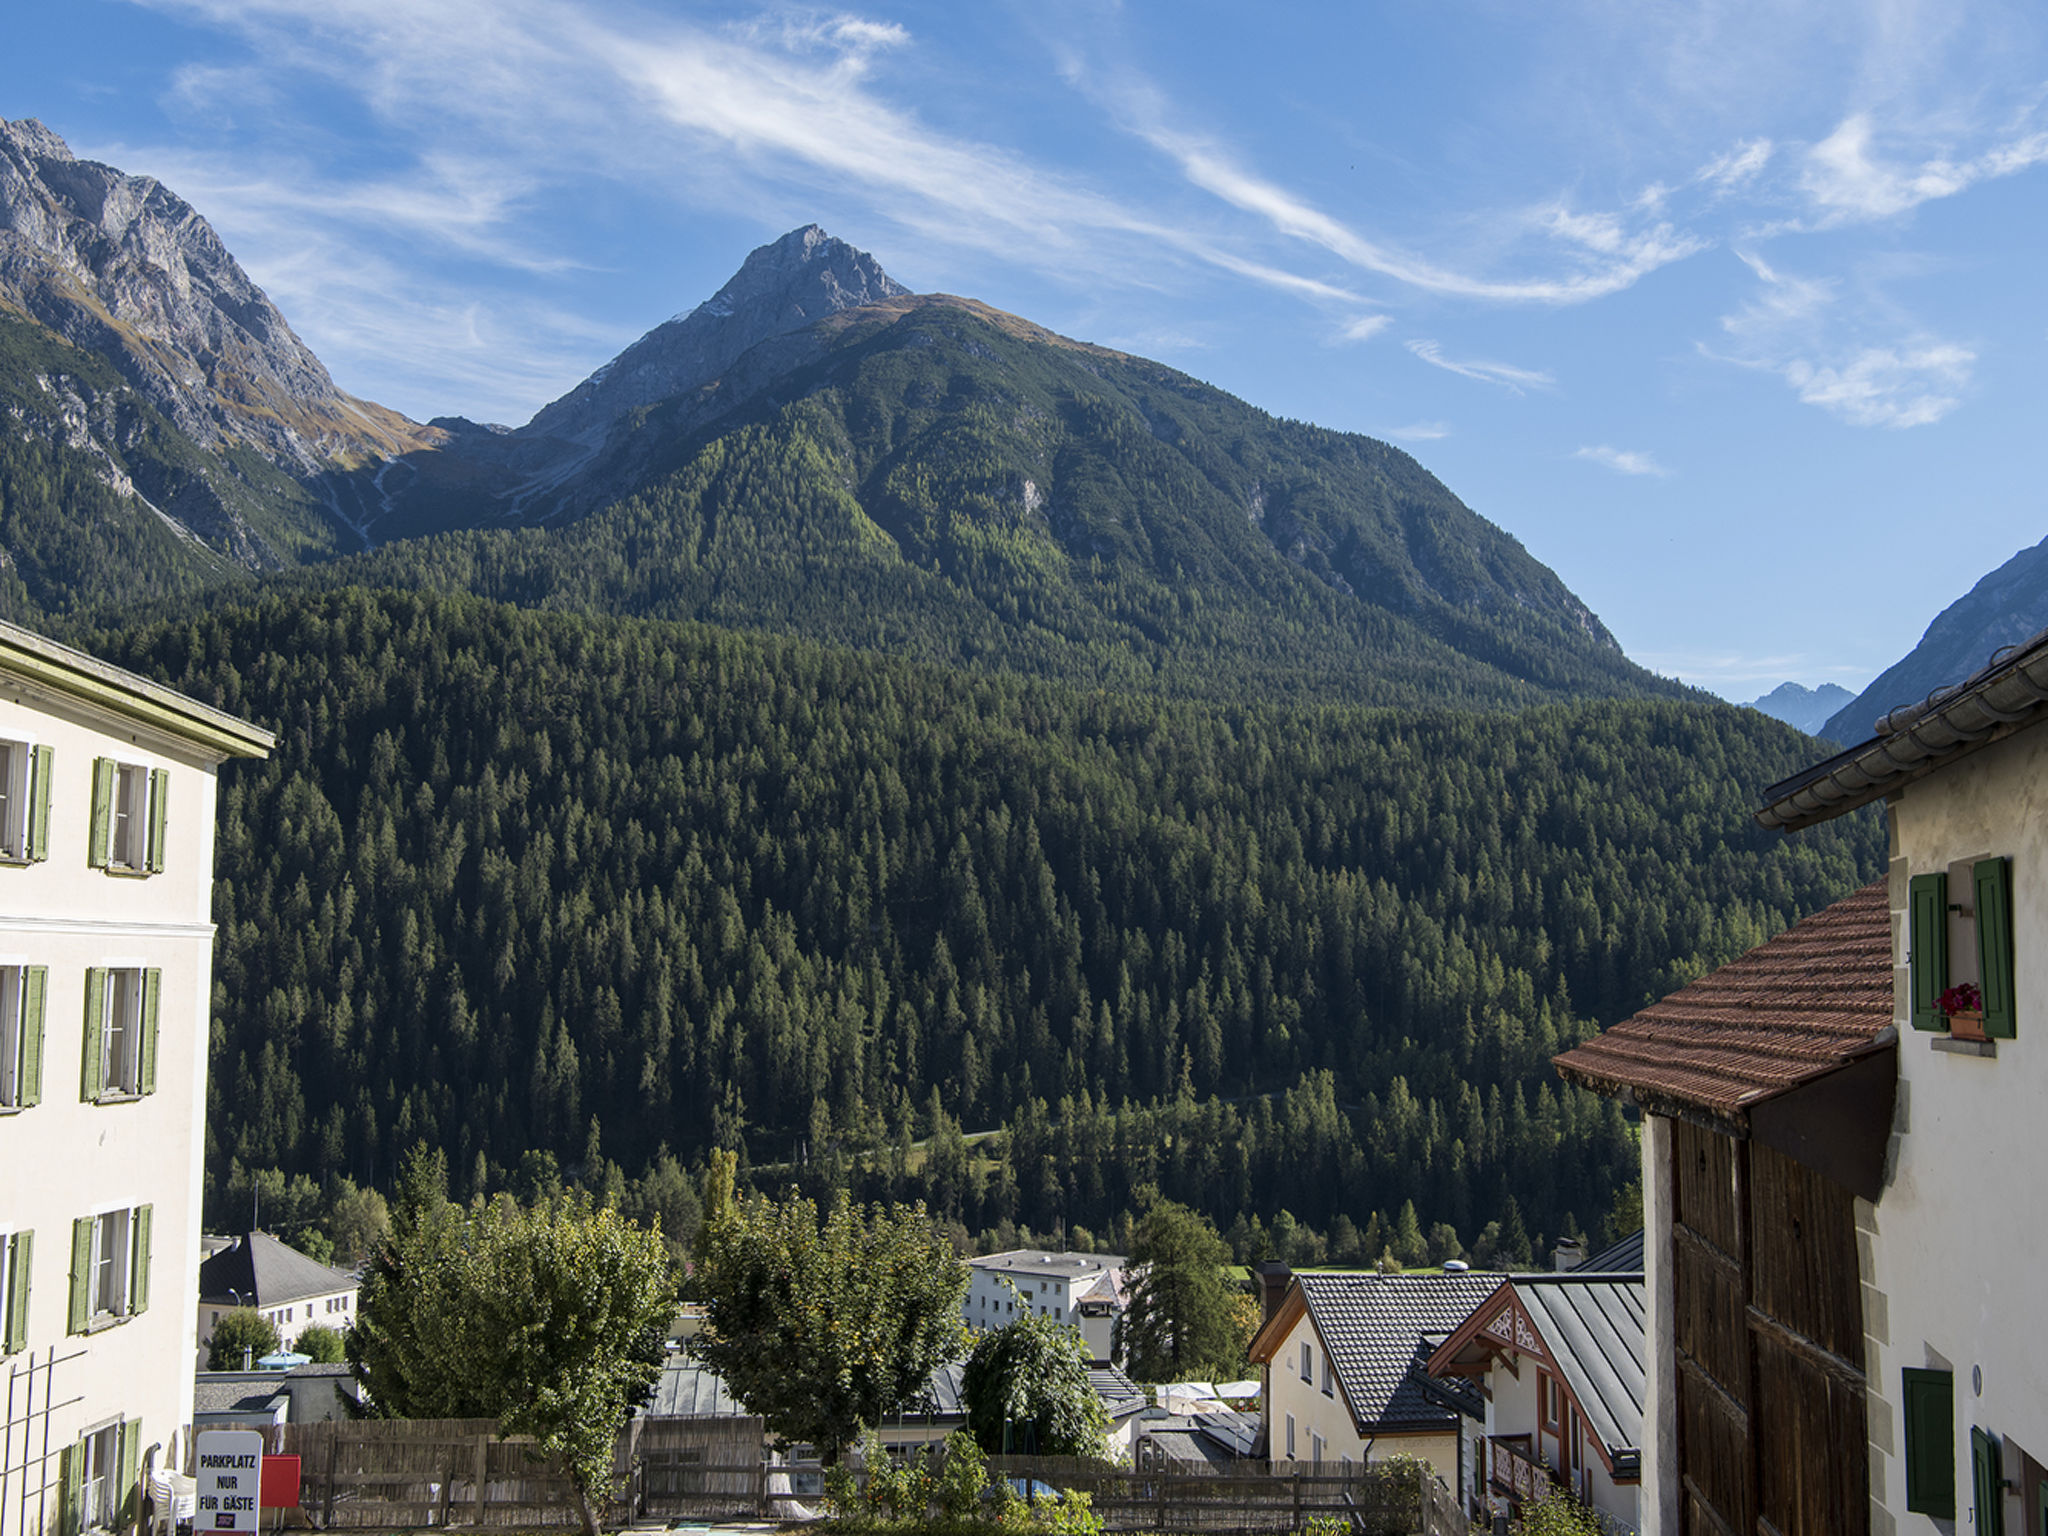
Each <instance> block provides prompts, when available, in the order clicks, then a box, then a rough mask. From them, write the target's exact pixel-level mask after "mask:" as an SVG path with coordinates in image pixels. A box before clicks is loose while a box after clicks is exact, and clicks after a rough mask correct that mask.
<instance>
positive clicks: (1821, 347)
mask: <svg viewBox="0 0 2048 1536" xmlns="http://www.w3.org/2000/svg"><path fill="white" fill-rule="evenodd" d="M1742 259H1743V261H1744V263H1745V264H1746V265H1747V266H1748V267H1749V269H1750V271H1751V272H1752V273H1754V274H1755V275H1756V278H1757V282H1758V287H1757V291H1756V293H1755V294H1754V295H1753V296H1752V297H1751V298H1750V300H1749V301H1748V302H1747V303H1745V304H1744V305H1743V306H1742V307H1741V308H1739V309H1737V310H1736V311H1735V312H1733V313H1732V314H1729V315H1727V316H1724V317H1723V319H1722V321H1721V329H1722V332H1723V334H1725V335H1726V336H1727V337H1728V338H1729V339H1730V341H1731V342H1732V343H1733V345H1734V351H1733V352H1732V353H1730V354H1728V355H1727V356H1726V359H1725V360H1726V361H1730V362H1735V363H1739V364H1741V365H1742V366H1744V367H1748V368H1757V369H1762V370H1764V371H1766V372H1770V373H1775V374H1778V375H1779V376H1780V377H1782V378H1783V379H1784V380H1785V382H1786V383H1787V384H1789V385H1791V387H1792V389H1793V390H1794V392H1795V393H1797V395H1798V397H1799V399H1800V400H1801V401H1802V402H1804V403H1805V404H1807V405H1813V406H1818V407H1820V408H1821V409H1822V410H1824V411H1827V412H1828V413H1830V414H1831V415H1834V416H1836V417H1839V418H1840V419H1841V420H1843V421H1846V422H1848V423H1849V424H1850V425H1852V426H1858V427H1890V428H1895V429H1896V428H1905V427H1924V426H1929V425H1931V424H1933V423H1934V422H1937V421H1940V420H1941V419H1942V418H1943V417H1944V416H1946V415H1948V414H1949V413H1950V412H1951V411H1953V410H1955V409H1956V407H1957V406H1959V405H1961V404H1962V403H1963V400H1964V398H1965V396H1966V394H1967V392H1968V389H1969V386H1970V381H1971V376H1972V372H1973V369H1974V366H1975V363H1976V361H1977V354H1976V352H1975V351H1974V350H1973V349H1972V348H1970V347H1967V346H1964V345H1962V344H1960V343H1958V342H1954V341H1947V340H1943V339H1941V338H1938V337H1934V336H1930V335H1928V334H1926V333H1925V332H1924V331H1923V330H1921V329H1919V328H1918V327H1916V326H1913V325H1912V323H1911V321H1910V319H1904V320H1902V318H1901V317H1900V316H1899V315H1897V314H1896V313H1890V314H1887V316H1886V318H1887V321H1888V323H1891V324H1893V325H1899V324H1903V325H1904V326H1905V327H1906V330H1907V334H1906V335H1904V336H1902V337H1899V338H1896V339H1889V340H1877V339H1874V338H1872V337H1870V336H1868V335H1863V334H1856V333H1857V332H1858V331H1859V330H1860V329H1861V328H1862V326H1863V325H1865V324H1867V322H1865V321H1863V320H1862V319H1861V318H1860V317H1858V316H1850V317H1847V318H1846V319H1844V320H1841V321H1839V322H1837V321H1836V320H1835V316H1834V315H1833V313H1832V311H1833V310H1834V309H1835V308H1836V305H1837V300H1838V296H1839V285H1838V284H1837V283H1835V282H1834V281H1832V280H1828V279H1815V278H1806V277H1800V276H1798V275H1796V274H1793V273H1790V272H1787V271H1785V270H1783V269H1782V268H1780V267H1777V266H1773V265H1772V264H1771V263H1769V262H1767V261H1765V260H1764V259H1763V258H1762V257H1760V256H1758V255H1756V254H1754V253H1748V254H1745V255H1744V256H1743V258H1742ZM1866 307H1867V308H1875V309H1877V310H1879V311H1894V312H1895V311H1896V306H1894V305H1891V304H1888V303H1887V304H1878V305H1871V306H1866ZM1844 329H1847V330H1849V331H1850V332H1851V334H1852V336H1853V339H1851V340H1847V341H1844V340H1842V339H1841V337H1840V333H1841V332H1842V331H1843V330H1844ZM1702 350H1703V351H1705V350H1708V349H1705V348H1702ZM1709 355H1715V354H1713V353H1712V352H1709Z"/></svg>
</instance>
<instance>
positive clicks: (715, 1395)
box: [644, 1355, 1149, 1424]
mask: <svg viewBox="0 0 2048 1536" xmlns="http://www.w3.org/2000/svg"><path fill="white" fill-rule="evenodd" d="M965 1372H966V1366H965V1365H963V1364H962V1363H961V1362H959V1361H957V1360H956V1361H954V1362H953V1363H952V1364H951V1365H942V1366H940V1367H939V1368H938V1369H937V1370H935V1371H933V1372H932V1375H931V1380H930V1381H928V1382H926V1383H925V1390H924V1393H923V1396H922V1397H921V1398H920V1399H918V1400H916V1401H913V1402H909V1403H906V1404H904V1405H903V1409H902V1412H901V1414H900V1415H899V1417H902V1418H906V1419H923V1418H933V1419H947V1420H959V1421H960V1422H962V1423H965V1422H966V1419H967V1401H966V1398H965V1396H964V1395H963V1393H962V1390H961V1381H962V1378H963V1377H964V1375H965ZM1088 1383H1089V1385H1090V1386H1092V1387H1094V1388H1095V1395H1096V1396H1097V1397H1099V1398H1101V1399H1102V1406H1103V1408H1104V1409H1105V1410H1106V1411H1107V1412H1108V1414H1109V1418H1110V1422H1111V1423H1112V1424H1114V1423H1115V1422H1117V1421H1118V1420H1120V1419H1125V1418H1128V1417H1130V1415H1132V1414H1134V1413H1139V1412H1142V1411H1143V1410H1144V1409H1145V1408H1146V1407H1147V1406H1149V1404H1148V1402H1147V1399H1146V1396H1145V1389H1144V1388H1143V1387H1140V1386H1139V1385H1137V1384H1136V1383H1135V1382H1133V1381H1132V1380H1131V1378H1130V1377H1128V1376H1126V1375H1125V1374H1124V1373H1123V1372H1122V1371H1120V1370H1118V1369H1117V1368H1116V1367H1115V1366H1109V1365H1103V1366H1090V1367H1089V1369H1088ZM644 1411H645V1412H646V1413H647V1414H649V1415H652V1416H653V1417H656V1418H690V1417H694V1416H698V1415H705V1414H717V1415H721V1416H728V1417H740V1416H743V1415H744V1414H745V1413H746V1411H747V1410H746V1409H745V1408H743V1407H742V1406H741V1405H740V1402H739V1400H738V1399H737V1398H735V1397H734V1396H733V1395H732V1391H731V1389H730V1388H728V1387H727V1386H726V1384H725V1378H724V1377H722V1376H720V1375H718V1373H717V1372H715V1371H713V1370H710V1369H709V1368H708V1367H706V1366H702V1365H699V1364H697V1363H696V1362H695V1361H693V1360H690V1359H688V1358H687V1357H682V1356H673V1355H672V1356H670V1357H669V1361H668V1363H667V1364H666V1365H664V1366H663V1367H662V1371H661V1379H660V1380H659V1381H658V1382H656V1383H655V1387H654V1396H653V1397H652V1398H651V1399H650V1400H649V1402H648V1404H647V1407H646V1409H645V1410H644Z"/></svg>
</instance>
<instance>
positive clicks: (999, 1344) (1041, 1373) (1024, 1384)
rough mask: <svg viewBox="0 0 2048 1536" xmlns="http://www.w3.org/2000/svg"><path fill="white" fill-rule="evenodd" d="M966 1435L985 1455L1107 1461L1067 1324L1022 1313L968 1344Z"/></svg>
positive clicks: (1079, 1349) (1077, 1346) (1084, 1365)
mask: <svg viewBox="0 0 2048 1536" xmlns="http://www.w3.org/2000/svg"><path fill="white" fill-rule="evenodd" d="M960 1385H961V1393H962V1395H963V1396H964V1397H965V1398H966V1399H967V1428H968V1431H969V1432H970V1433H971V1434H972V1435H973V1436H974V1438H975V1440H976V1441H977V1442H978V1443H979V1444H980V1446H981V1448H982V1449H983V1450H985V1451H998V1452H1004V1451H1016V1452H1021V1453H1023V1454H1025V1455H1032V1456H1096V1457H1106V1456H1107V1455H1108V1453H1109V1446H1108V1442H1107V1441H1106V1440H1105V1438H1104V1431H1105V1430H1106V1429H1107V1428H1108V1427H1109V1419H1108V1416H1107V1414H1105V1413H1104V1412H1103V1407H1102V1399H1101V1398H1100V1397H1099V1396H1097V1395H1096V1392H1095V1388H1094V1385H1093V1384H1092V1383H1091V1382H1090V1381H1089V1379H1088V1349H1087V1346H1086V1345H1085V1344H1083V1343H1082V1342H1081V1335H1080V1334H1079V1333H1078V1332H1076V1331H1075V1330H1074V1329H1073V1328H1071V1327H1069V1326H1068V1325H1067V1324H1065V1323H1062V1322H1059V1321H1057V1320H1056V1319H1054V1318H1051V1317H1047V1316H1045V1315H1043V1314H1033V1313H1031V1312H1030V1311H1029V1309H1026V1311H1025V1313H1024V1315H1023V1316H1021V1317H1018V1318H1017V1319H1016V1320H1015V1321H1014V1322H1010V1323H1006V1324H1005V1325H1004V1326H1002V1327H1001V1328H995V1329H991V1330H990V1331H989V1332H987V1333H984V1334H983V1335H982V1336H981V1337H980V1338H979V1339H977V1340H976V1341H975V1344H974V1351H973V1353H972V1354H970V1355H969V1356H968V1357H967V1368H966V1370H965V1371H964V1372H963V1373H962V1376H961V1384H960Z"/></svg>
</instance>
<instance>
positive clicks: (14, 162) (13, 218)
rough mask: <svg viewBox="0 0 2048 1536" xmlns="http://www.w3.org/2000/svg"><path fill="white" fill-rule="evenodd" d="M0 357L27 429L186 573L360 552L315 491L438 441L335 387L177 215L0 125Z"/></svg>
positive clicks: (130, 181)
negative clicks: (340, 472) (173, 549)
mask: <svg viewBox="0 0 2048 1536" xmlns="http://www.w3.org/2000/svg"><path fill="white" fill-rule="evenodd" d="M0 356H4V357H5V359H6V361H7V363H8V364H9V365H10V366H7V367H5V368H4V370H0V396H4V398H5V400H6V407H7V409H8V411H9V413H10V414H11V415H14V416H15V418H16V419H17V421H19V422H20V423H21V424H22V425H23V426H24V427H25V428H26V429H27V434H28V435H29V436H30V437H32V438H35V439H37V440H39V441H40V442H42V443H45V444H48V445H50V446H51V448H52V451H53V452H56V453H57V454H59V456H68V457H67V460H66V461H67V462H73V463H74V466H75V467H77V468H79V469H80V470H82V471H83V472H85V473H88V474H90V475H91V476H93V477H95V478H97V479H98V480H99V481H100V482H101V483H102V484H104V485H106V486H107V487H109V488H110V489H111V490H113V491H114V492H115V494H116V495H117V496H119V497H120V498H122V499H124V500H128V501H131V502H132V501H135V500H138V499H139V500H140V502H142V503H143V504H144V506H145V507H146V510H147V512H148V514H149V515H150V516H151V517H153V518H156V519H160V520H161V522H162V523H163V525H164V527H165V529H166V531H168V532H169V533H170V534H172V535H173V536H174V537H175V538H178V539H183V540H185V541H187V542H188V543H189V544H191V545H193V546H196V547H195V548H193V549H192V550H191V551H190V553H191V555H192V557H193V559H194V560H195V561H196V562H197V565H198V566H199V567H201V568H204V567H206V566H207V565H208V564H209V562H208V561H207V560H206V558H205V556H204V555H203V554H202V553H201V549H202V548H203V549H204V550H210V551H212V552H213V553H214V554H215V555H218V556H225V557H226V558H227V560H228V561H229V562H232V563H233V564H235V565H240V566H243V567H247V568H251V569H265V568H275V567H278V566H283V565H288V564H294V563H297V562H299V561H302V560H306V559H318V558H324V557H326V556H329V555H332V554H334V553H336V552H338V551H339V550H342V549H346V548H349V547H359V546H360V540H359V539H358V538H356V537H355V536H353V535H350V534H348V533H347V531H346V530H345V529H343V528H342V527H340V526H339V525H338V524H337V521H336V519H335V516H334V514H333V511H332V509H331V508H330V507H329V506H327V505H326V500H327V498H326V497H324V496H323V495H322V494H321V492H320V490H319V488H318V486H317V478H318V477H319V476H320V475H323V474H325V473H328V472H330V471H333V470H336V469H345V468H348V467H352V466H354V465H356V464H359V463H364V462H367V461H370V460H382V459H384V458H387V457H389V456H391V455H394V454H398V453H401V452H404V451H406V450H408V449H411V448H415V447H419V446H422V445H425V444H428V443H431V442H433V441H436V440H438V438H439V437H440V436H441V434H440V433H438V432H434V431H430V430H429V429H426V428H423V427H420V426H418V425H417V424H416V423H413V422H410V421H408V420H406V419H405V418H404V417H403V416H400V415H398V414H397V413H396V412H393V411H389V410H386V409H385V408H384V407H382V406H378V405H374V404H372V403H370V402H368V401H364V400H358V399H356V398H355V397H354V396H352V395H349V394H347V393H345V392H344V391H342V390H340V389H338V388H336V387H335V384H334V381H333V380H332V379H331V378H330V377H329V376H328V373H327V370H326V368H324V367H323V366H322V365H321V363H320V360H319V359H318V358H317V357H315V356H314V355H313V353H312V351H311V350H310V349H309V348H308V347H307V346H306V345H305V343H304V342H302V341H300V340H299V338H298V337H297V336H295V335H294V334H293V333H292V330H291V327H290V326H289V325H287V324H286V323H285V320H284V317H283V316H282V315H281V314H279V313H278V311H277V308H276V306H274V305H273V304H272V303H271V302H270V300H269V299H268V298H266V297H265V296H264V294H263V291H262V290H261V289H260V288H258V287H257V286H256V285H255V284H254V283H253V282H251V281H250V280H249V277H248V274H247V273H245V272H243V270H242V269H241V267H240V265H238V264H237V263H236V261H235V259H234V257H233V256H231V255H230V254H229V253H228V250H227V248H226V247H225V246H224V245H223V244H222V243H221V240H220V237H219V236H218V235H217V234H216V233H215V232H214V230H213V228H212V226H210V225H209V224H208V223H207V222H206V220H204V219H203V218H201V217H200V216H199V214H198V213H196V212H195V211H194V210H193V209H192V208H191V206H190V205H189V204H187V203H186V202H184V201H183V200H182V199H181V198H179V197H178V196H176V195H175V194H174V193H172V192H171V191H170V190H169V189H168V188H166V187H164V186H162V185H161V184H159V183H158V182H156V181H155V180H154V179H152V178H150V177H146V176H129V175H125V174H124V173H122V172H121V171H118V170H116V169H114V168H113V167H111V166H106V165H101V164H98V163H97V162H94V161H90V160H81V159H79V158H77V157H76V156H75V155H73V154H72V152H71V150H70V149H69V147H68V146H67V145H66V144H65V143H64V141H63V140H62V139H61V138H59V137H58V136H57V135H56V134H54V133H52V132H50V130H49V129H47V128H45V127H44V126H43V125H42V124H41V123H39V122H37V121H35V120H34V119H26V120H23V121H20V122H7V121H0ZM96 365H98V366H96ZM85 466H90V468H89V469H86V468H85ZM219 563H220V562H219V561H218V560H215V561H213V562H211V564H213V565H216V566H217V565H218V564H219ZM50 595H51V596H53V597H54V598H55V599H56V601H55V606H59V607H61V606H64V605H65V600H66V599H67V598H68V597H69V596H70V594H68V593H64V592H62V591H56V592H53V593H52V594H50Z"/></svg>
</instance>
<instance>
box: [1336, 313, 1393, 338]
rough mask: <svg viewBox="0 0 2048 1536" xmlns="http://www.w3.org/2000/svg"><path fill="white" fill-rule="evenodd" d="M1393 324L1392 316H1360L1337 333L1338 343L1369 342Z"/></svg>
mask: <svg viewBox="0 0 2048 1536" xmlns="http://www.w3.org/2000/svg"><path fill="white" fill-rule="evenodd" d="M1393 323H1394V317H1393V316H1392V315H1361V316H1360V317H1359V318H1358V319H1356V320H1353V321H1351V322H1350V323H1349V324H1347V325H1345V326H1344V327H1343V328H1342V329H1341V330H1339V331H1338V332H1337V338H1338V340H1340V341H1370V340H1372V338H1373V337H1375V336H1377V335H1379V333H1380V332H1381V331H1384V330H1385V329H1386V328H1387V327H1388V326H1390V325H1392V324H1393Z"/></svg>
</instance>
